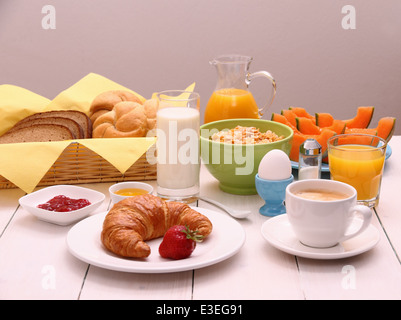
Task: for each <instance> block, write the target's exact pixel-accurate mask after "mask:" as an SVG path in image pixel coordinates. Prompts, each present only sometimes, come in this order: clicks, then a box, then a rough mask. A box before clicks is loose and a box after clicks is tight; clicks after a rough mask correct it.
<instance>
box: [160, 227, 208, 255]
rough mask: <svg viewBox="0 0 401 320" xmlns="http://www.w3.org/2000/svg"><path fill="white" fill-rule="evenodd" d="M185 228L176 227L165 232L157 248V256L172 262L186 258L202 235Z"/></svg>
mask: <svg viewBox="0 0 401 320" xmlns="http://www.w3.org/2000/svg"><path fill="white" fill-rule="evenodd" d="M197 233H198V231H197V230H196V231H192V230H190V229H189V228H188V227H187V226H180V225H176V226H173V227H171V228H170V229H168V230H167V232H166V234H165V235H164V238H163V241H162V243H161V244H160V246H159V254H160V255H161V256H162V257H163V258H170V259H174V260H178V259H185V258H188V257H189V256H190V255H191V254H192V252H193V251H194V250H195V247H196V243H197V242H201V241H202V239H203V236H202V235H199V234H197Z"/></svg>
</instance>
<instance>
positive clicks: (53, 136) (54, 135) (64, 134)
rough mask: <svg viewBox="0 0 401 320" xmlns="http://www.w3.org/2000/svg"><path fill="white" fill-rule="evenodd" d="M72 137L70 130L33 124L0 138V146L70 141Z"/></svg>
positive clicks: (52, 125)
mask: <svg viewBox="0 0 401 320" xmlns="http://www.w3.org/2000/svg"><path fill="white" fill-rule="evenodd" d="M72 139H74V135H73V133H72V132H71V130H70V129H68V128H67V127H65V126H61V125H58V124H35V125H32V126H29V127H26V128H20V129H16V130H15V131H13V132H7V133H5V134H4V135H2V136H1V137H0V144H4V143H20V142H47V141H62V140H72Z"/></svg>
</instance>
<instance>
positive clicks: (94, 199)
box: [19, 185, 105, 226]
mask: <svg viewBox="0 0 401 320" xmlns="http://www.w3.org/2000/svg"><path fill="white" fill-rule="evenodd" d="M58 195H64V196H67V197H69V198H72V199H87V200H89V202H90V203H91V204H90V205H89V206H87V207H84V208H82V209H78V210H74V211H70V212H54V211H49V210H44V209H40V208H38V207H37V206H38V205H39V204H42V203H46V202H47V201H49V200H50V199H52V198H54V197H55V196H58ZM104 199H105V195H104V194H103V193H101V192H98V191H95V190H91V189H88V188H83V187H77V186H71V185H58V186H51V187H47V188H44V189H41V190H38V191H35V192H32V193H30V194H27V195H26V196H23V197H22V198H20V199H19V203H20V205H21V206H22V207H23V208H24V209H25V210H27V211H28V212H29V213H31V214H33V215H34V216H36V217H37V218H38V219H40V220H42V221H46V222H50V223H54V224H58V225H62V226H66V225H70V224H72V223H74V222H77V221H79V220H81V219H83V218H85V217H87V216H88V215H89V214H90V213H92V212H93V211H95V210H96V209H97V208H98V207H99V206H100V205H101V204H102V202H103V201H104Z"/></svg>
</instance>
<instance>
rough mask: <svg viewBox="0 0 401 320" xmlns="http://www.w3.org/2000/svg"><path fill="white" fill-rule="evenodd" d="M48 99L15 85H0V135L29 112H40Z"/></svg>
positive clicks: (47, 102) (28, 114) (29, 113)
mask: <svg viewBox="0 0 401 320" xmlns="http://www.w3.org/2000/svg"><path fill="white" fill-rule="evenodd" d="M49 102H50V100H49V99H47V98H45V97H42V96H40V95H38V94H36V93H33V92H31V91H29V90H27V89H24V88H20V87H17V86H13V85H9V84H3V85H0V112H1V113H0V114H1V116H0V135H2V134H3V133H5V132H6V131H7V130H8V129H10V128H11V127H12V126H13V125H14V124H15V123H17V122H18V121H20V120H21V119H23V118H25V117H27V116H30V115H31V114H34V113H37V112H41V111H43V109H44V108H45V107H46V106H47V105H48V104H49Z"/></svg>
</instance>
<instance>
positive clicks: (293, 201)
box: [285, 179, 372, 248]
mask: <svg viewBox="0 0 401 320" xmlns="http://www.w3.org/2000/svg"><path fill="white" fill-rule="evenodd" d="M308 190H318V191H323V192H337V193H342V194H344V195H345V197H344V198H343V199H338V200H330V201H325V200H315V199H314V200H312V199H305V198H302V197H301V196H300V195H299V192H301V191H308ZM297 193H298V195H297ZM285 205H286V209H287V216H288V220H289V222H290V224H291V226H292V229H293V231H294V233H295V235H296V237H297V238H298V239H299V241H300V242H301V243H303V244H304V245H307V246H310V247H316V248H329V247H332V246H335V245H336V244H338V243H340V242H343V241H346V240H348V239H350V238H353V237H355V236H357V235H358V234H360V233H362V232H363V231H364V230H365V229H366V228H367V227H368V226H369V225H370V221H371V219H372V211H371V209H370V208H368V207H366V206H363V205H357V192H356V190H355V188H354V187H352V186H350V185H348V184H346V183H343V182H339V181H334V180H324V179H311V180H300V181H297V182H294V183H292V184H290V185H288V187H287V188H286V198H285ZM358 215H360V216H361V217H362V221H363V222H362V224H361V227H360V228H359V229H358V230H357V231H355V232H352V233H348V232H349V231H348V228H349V226H350V225H351V224H352V223H353V222H354V219H355V218H357V216H358Z"/></svg>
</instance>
